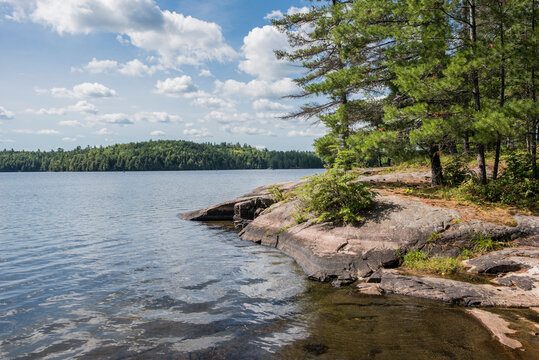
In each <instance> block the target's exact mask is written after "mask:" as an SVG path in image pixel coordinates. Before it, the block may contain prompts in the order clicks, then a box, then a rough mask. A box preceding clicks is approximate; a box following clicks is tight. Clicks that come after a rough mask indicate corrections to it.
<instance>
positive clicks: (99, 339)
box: [0, 170, 526, 359]
mask: <svg viewBox="0 0 539 360" xmlns="http://www.w3.org/2000/svg"><path fill="white" fill-rule="evenodd" d="M311 173H313V171H312V170H275V171H270V170H268V171H266V170H254V171H193V172H144V173H143V172H130V173H13V174H0V205H1V207H0V358H2V359H19V358H21V359H43V358H52V359H68V358H76V359H126V358H127V359H131V358H132V359H266V358H268V359H270V358H277V359H304V358H317V359H512V358H520V357H524V358H525V357H526V353H522V352H518V351H513V352H512V351H509V350H507V349H505V348H504V347H502V346H501V345H499V344H498V343H496V342H494V341H493V340H492V339H491V337H490V335H489V334H488V333H487V332H486V331H485V330H484V329H483V328H482V327H481V326H480V325H479V324H478V323H477V322H475V321H474V320H473V319H471V318H470V317H468V316H467V315H466V314H465V313H464V311H463V309H461V308H459V307H453V306H448V305H444V304H438V303H435V302H430V301H423V300H414V299H410V298H404V297H399V296H384V297H371V296H362V295H359V294H357V293H356V292H355V291H354V288H353V287H349V288H342V289H333V288H331V286H329V285H325V284H319V283H315V282H310V281H308V280H306V278H305V276H304V274H303V272H302V270H301V269H300V268H299V267H298V266H297V265H296V264H295V263H294V261H293V260H291V259H290V258H288V257H287V256H285V255H283V254H282V253H280V252H279V251H277V250H275V249H270V248H265V247H262V246H259V245H254V244H251V243H248V242H245V241H242V240H240V239H239V238H238V236H237V234H236V232H235V231H234V230H233V229H230V227H226V226H224V225H226V224H201V223H195V222H188V221H184V220H181V219H179V218H178V216H177V215H178V213H181V212H184V211H187V210H192V209H197V208H202V207H206V206H209V205H212V204H215V203H218V202H220V201H223V200H226V199H230V198H233V197H236V196H238V195H241V194H243V193H246V192H249V191H250V190H252V189H253V188H255V187H257V186H261V185H265V184H271V183H275V182H280V181H287V180H295V179H298V178H300V177H303V176H306V175H309V174H311Z"/></svg>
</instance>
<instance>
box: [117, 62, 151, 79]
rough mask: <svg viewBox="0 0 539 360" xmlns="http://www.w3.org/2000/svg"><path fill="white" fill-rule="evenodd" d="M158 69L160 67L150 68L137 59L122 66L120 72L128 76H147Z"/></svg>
mask: <svg viewBox="0 0 539 360" xmlns="http://www.w3.org/2000/svg"><path fill="white" fill-rule="evenodd" d="M157 69H158V67H156V66H151V67H150V66H148V65H146V64H144V63H142V62H141V61H140V60H138V59H135V60H131V61H129V62H127V63H125V64H123V65H121V66H120V69H119V70H118V72H119V73H120V74H122V75H127V76H145V75H152V74H153V73H154V72H155V71H156V70H157Z"/></svg>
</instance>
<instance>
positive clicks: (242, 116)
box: [204, 111, 252, 124]
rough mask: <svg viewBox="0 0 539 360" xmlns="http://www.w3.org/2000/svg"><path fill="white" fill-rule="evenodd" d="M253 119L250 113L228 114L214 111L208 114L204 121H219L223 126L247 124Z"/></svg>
mask: <svg viewBox="0 0 539 360" xmlns="http://www.w3.org/2000/svg"><path fill="white" fill-rule="evenodd" d="M251 119H252V116H251V115H249V114H248V113H237V112H234V113H227V112H223V111H212V112H210V113H208V114H207V115H206V116H205V117H204V120H207V121H217V122H218V123H221V124H229V123H238V122H246V121H249V120H251Z"/></svg>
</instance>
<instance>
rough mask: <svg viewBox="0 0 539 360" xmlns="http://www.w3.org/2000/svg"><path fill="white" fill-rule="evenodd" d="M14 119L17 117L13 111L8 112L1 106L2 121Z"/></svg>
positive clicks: (0, 118) (0, 116)
mask: <svg viewBox="0 0 539 360" xmlns="http://www.w3.org/2000/svg"><path fill="white" fill-rule="evenodd" d="M14 117H15V115H14V114H13V113H12V112H11V111H8V110H7V109H6V108H4V107H3V106H0V120H11V119H13V118H14Z"/></svg>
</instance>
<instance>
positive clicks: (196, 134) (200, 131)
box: [183, 128, 211, 138]
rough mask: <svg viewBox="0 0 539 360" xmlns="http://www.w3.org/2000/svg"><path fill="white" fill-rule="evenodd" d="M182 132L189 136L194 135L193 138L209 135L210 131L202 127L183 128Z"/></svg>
mask: <svg viewBox="0 0 539 360" xmlns="http://www.w3.org/2000/svg"><path fill="white" fill-rule="evenodd" d="M183 134H184V135H189V136H192V137H195V138H200V137H208V136H210V135H211V134H210V132H209V131H208V129H206V128H202V129H185V130H184V131H183Z"/></svg>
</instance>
